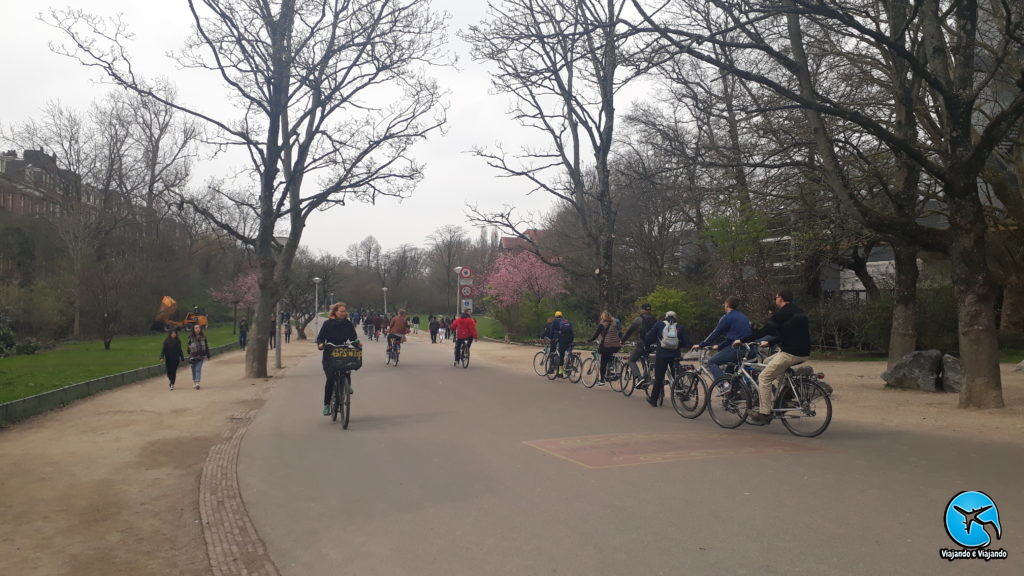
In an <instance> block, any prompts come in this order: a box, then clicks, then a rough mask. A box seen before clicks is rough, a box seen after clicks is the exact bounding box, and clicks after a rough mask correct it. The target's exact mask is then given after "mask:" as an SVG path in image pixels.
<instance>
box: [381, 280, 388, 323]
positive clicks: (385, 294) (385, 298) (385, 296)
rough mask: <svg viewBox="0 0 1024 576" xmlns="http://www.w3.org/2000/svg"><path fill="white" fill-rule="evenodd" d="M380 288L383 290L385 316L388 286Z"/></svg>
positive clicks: (385, 313) (385, 312) (386, 313)
mask: <svg viewBox="0 0 1024 576" xmlns="http://www.w3.org/2000/svg"><path fill="white" fill-rule="evenodd" d="M381 290H382V291H383V292H384V315H385V316H387V315H388V287H387V286H385V287H383V288H381Z"/></svg>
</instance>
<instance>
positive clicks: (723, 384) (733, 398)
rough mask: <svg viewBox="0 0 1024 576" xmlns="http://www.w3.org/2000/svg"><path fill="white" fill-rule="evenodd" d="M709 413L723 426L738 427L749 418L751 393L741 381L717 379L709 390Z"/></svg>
mask: <svg viewBox="0 0 1024 576" xmlns="http://www.w3.org/2000/svg"><path fill="white" fill-rule="evenodd" d="M707 407H708V414H709V415H710V416H711V419H712V420H714V421H715V424H718V425H719V426H721V427H722V428H736V427H737V426H739V425H740V424H743V423H744V422H746V420H747V410H749V409H750V393H749V392H748V391H747V388H746V386H743V384H742V383H741V382H739V381H736V382H731V381H729V380H728V379H726V378H723V379H721V380H716V381H715V383H714V384H712V385H711V390H709V391H708V401H707Z"/></svg>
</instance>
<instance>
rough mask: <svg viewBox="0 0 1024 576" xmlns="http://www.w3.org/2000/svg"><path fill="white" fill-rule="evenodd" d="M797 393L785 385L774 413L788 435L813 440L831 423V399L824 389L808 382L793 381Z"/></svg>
mask: <svg viewBox="0 0 1024 576" xmlns="http://www.w3.org/2000/svg"><path fill="white" fill-rule="evenodd" d="M793 385H794V386H796V390H797V393H796V395H794V394H793V388H791V387H790V386H789V384H788V383H787V384H786V386H785V387H784V388H783V389H782V392H781V393H779V398H778V399H777V400H776V401H775V406H776V408H779V409H784V410H785V412H775V414H776V415H777V417H778V418H779V419H780V420H782V425H783V426H785V427H786V430H789V431H790V433H792V434H794V435H796V436H802V437H804V438H814V437H815V436H817V435H819V434H821V433H822V432H824V431H825V430H826V429H827V428H828V425H829V424H830V423H831V422H832V398H830V397H829V395H828V394H826V393H825V389H824V388H822V387H821V386H820V385H818V384H817V383H815V382H811V381H809V380H800V381H794V382H793Z"/></svg>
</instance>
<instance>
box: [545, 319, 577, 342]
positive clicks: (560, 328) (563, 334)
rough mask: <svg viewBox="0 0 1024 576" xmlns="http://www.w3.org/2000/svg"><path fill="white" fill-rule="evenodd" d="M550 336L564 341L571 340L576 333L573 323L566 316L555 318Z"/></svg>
mask: <svg viewBox="0 0 1024 576" xmlns="http://www.w3.org/2000/svg"><path fill="white" fill-rule="evenodd" d="M548 337H550V338H557V339H558V340H560V341H562V342H571V341H572V340H573V338H574V337H575V335H574V334H573V331H572V324H571V323H570V322H569V321H568V320H566V319H565V318H555V319H554V321H552V322H551V332H550V334H548Z"/></svg>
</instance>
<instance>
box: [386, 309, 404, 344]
mask: <svg viewBox="0 0 1024 576" xmlns="http://www.w3.org/2000/svg"><path fill="white" fill-rule="evenodd" d="M409 332H410V330H409V320H408V319H407V318H406V317H405V308H400V309H399V310H398V314H397V315H395V317H393V318H392V319H391V322H389V323H388V330H387V335H388V350H391V349H392V348H393V347H394V346H396V345H397V346H398V347H399V348H401V347H402V341H403V340H405V335H406V334H408V333H409Z"/></svg>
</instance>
